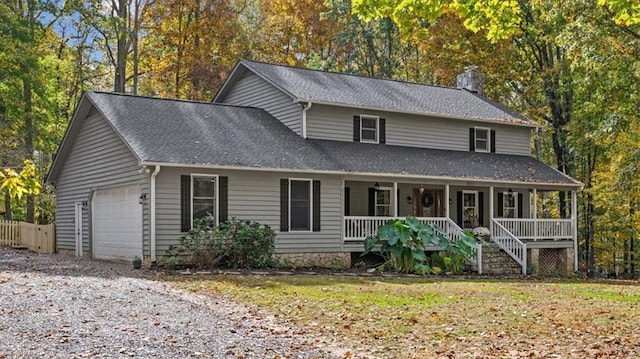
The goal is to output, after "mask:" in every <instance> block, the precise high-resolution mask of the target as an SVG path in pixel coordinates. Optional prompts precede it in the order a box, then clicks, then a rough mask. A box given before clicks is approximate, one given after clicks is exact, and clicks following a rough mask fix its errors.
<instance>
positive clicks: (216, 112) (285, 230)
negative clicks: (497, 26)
mask: <svg viewBox="0 0 640 359" xmlns="http://www.w3.org/2000/svg"><path fill="white" fill-rule="evenodd" d="M472 85H473V84H472ZM473 90H474V88H473V87H472V88H471V90H469V89H465V88H444V87H436V86H427V85H421V84H415V83H406V82H399V81H390V80H382V79H375V78H368V77H362V76H353V75H345V74H339V73H331V72H325V71H315V70H307V69H299V68H293V67H287V66H280V65H273V64H265V63H258V62H252V61H246V60H241V61H239V62H238V64H237V65H236V66H235V68H234V69H233V71H232V72H231V74H230V75H229V77H228V78H227V80H226V82H225V83H224V85H223V86H222V88H221V89H220V91H219V92H218V93H217V95H216V96H215V99H214V101H213V102H212V103H204V102H190V101H179V100H170V99H159V98H149V97H141V96H131V95H122V94H110V93H98V92H89V93H86V94H84V96H83V97H82V100H81V101H80V104H79V105H78V108H77V110H76V112H75V114H74V116H73V119H72V121H71V123H70V125H69V128H68V130H67V133H66V134H65V137H64V140H63V142H62V144H61V145H60V148H59V151H58V155H57V156H56V158H55V160H54V163H53V166H52V168H51V171H50V173H49V176H48V182H49V183H52V184H54V185H55V187H56V192H57V210H56V211H57V213H56V214H57V247H58V250H59V251H74V252H75V253H76V254H77V255H91V256H93V257H95V258H104V259H130V258H132V257H133V256H134V255H138V256H144V257H145V258H147V259H148V260H150V261H156V260H157V258H158V257H159V256H162V255H163V254H164V253H165V251H166V250H167V249H168V247H169V246H170V245H172V244H176V243H177V242H178V239H179V238H180V236H181V235H182V234H184V232H186V231H188V230H189V229H190V228H191V225H192V222H193V219H194V218H197V217H199V216H202V215H205V214H207V213H209V214H212V215H213V216H214V218H216V220H217V221H218V222H223V221H225V220H227V219H230V218H231V217H236V218H241V219H250V220H255V221H258V222H260V223H263V224H267V225H269V226H271V227H272V228H274V229H275V230H276V232H277V240H276V252H277V253H278V255H279V256H280V257H282V258H284V259H287V260H290V261H293V262H298V263H300V264H320V263H324V264H331V265H338V264H339V265H343V266H348V265H349V264H350V263H351V258H352V254H354V253H358V252H361V251H362V250H363V247H362V241H363V240H364V238H365V237H366V236H368V235H370V234H372V233H374V231H375V229H376V228H377V227H378V226H379V225H380V224H382V223H384V222H385V221H387V220H388V219H390V218H394V217H404V216H406V215H414V216H416V217H419V218H421V220H422V221H424V222H427V223H435V224H438V225H439V226H441V227H442V228H443V229H445V230H446V231H447V233H448V234H449V235H450V236H451V238H454V237H455V236H456V235H457V233H459V232H460V230H461V229H462V228H473V227H478V226H483V227H487V228H488V229H489V231H490V233H491V241H492V242H494V243H496V244H497V245H498V246H499V247H500V248H501V249H502V250H504V252H506V253H507V254H509V255H510V256H511V257H512V258H513V260H514V261H515V262H517V263H518V265H520V266H521V267H522V268H523V270H526V267H527V260H529V263H531V262H532V261H533V262H534V264H538V263H539V262H540V261H541V260H542V258H543V257H544V258H546V259H544V261H547V262H549V261H551V262H553V263H555V264H554V265H558V263H560V264H561V265H564V267H565V268H566V267H567V262H568V264H569V266H570V267H572V268H575V266H576V263H577V261H576V260H575V258H576V257H575V256H576V191H577V190H579V189H580V188H581V183H579V182H578V181H576V180H574V179H572V178H570V177H567V176H565V175H563V174H562V173H560V172H558V171H556V170H555V169H553V168H551V167H548V166H546V165H545V164H543V163H542V162H540V161H538V160H536V159H534V158H532V157H531V153H530V148H531V143H530V142H531V133H532V129H535V128H536V127H538V125H537V124H535V123H534V122H532V121H531V120H529V119H527V118H526V117H524V116H522V115H520V114H517V113H515V112H513V111H510V110H508V109H506V108H505V107H503V106H500V105H498V104H496V103H494V102H492V101H490V100H488V99H486V98H484V97H483V96H481V95H480V94H478V93H475V92H474V91H473ZM549 191H552V192H558V191H564V192H567V193H570V194H571V195H570V198H571V208H572V211H571V213H572V214H571V218H555V219H548V218H540V217H541V216H540V214H539V213H537V212H538V211H537V208H538V204H537V201H538V198H539V197H540V195H541V193H543V192H549Z"/></svg>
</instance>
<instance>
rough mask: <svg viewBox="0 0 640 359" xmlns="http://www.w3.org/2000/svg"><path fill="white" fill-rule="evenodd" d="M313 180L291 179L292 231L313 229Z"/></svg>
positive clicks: (290, 211) (290, 206)
mask: <svg viewBox="0 0 640 359" xmlns="http://www.w3.org/2000/svg"><path fill="white" fill-rule="evenodd" d="M311 184H312V181H311V180H308V179H291V180H289V199H290V201H289V213H290V215H289V229H290V230H291V231H310V230H311V209H312V208H313V203H312V196H311V193H312V192H311V191H312V189H311Z"/></svg>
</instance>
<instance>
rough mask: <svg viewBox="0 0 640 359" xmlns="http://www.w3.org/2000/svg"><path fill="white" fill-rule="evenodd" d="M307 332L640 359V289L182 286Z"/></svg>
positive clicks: (361, 349) (382, 349)
mask: <svg viewBox="0 0 640 359" xmlns="http://www.w3.org/2000/svg"><path fill="white" fill-rule="evenodd" d="M171 281H172V282H173V283H175V285H177V286H179V287H182V288H187V289H189V290H192V291H195V292H200V293H209V294H223V295H228V296H231V297H232V298H234V299H236V300H238V301H241V302H243V303H244V304H246V305H247V306H249V307H252V308H254V309H256V310H260V311H263V312H267V313H270V314H273V315H274V316H275V317H276V318H278V320H279V321H281V323H282V324H287V325H289V326H290V327H291V328H292V329H291V330H295V331H297V332H300V331H303V332H305V333H308V334H311V335H321V336H324V337H329V338H339V339H340V340H341V341H342V342H344V343H345V345H348V346H352V347H354V348H357V349H355V351H356V353H358V354H367V355H373V356H379V357H385V358H387V357H396V358H400V357H402V358H424V357H428V356H431V357H445V358H446V357H449V358H484V357H491V358H500V357H502V358H521V357H527V358H555V357H561V358H568V357H575V358H587V357H589V358H592V357H616V358H633V357H640V340H639V338H640V332H639V331H638V328H639V325H640V287H639V286H638V285H637V284H638V283H637V282H635V283H630V282H626V283H623V282H605V283H596V282H568V283H565V282H540V281H484V280H440V279H438V280H431V279H423V278H390V279H387V278H378V277H376V278H373V277H371V278H364V277H347V276H345V277H342V276H303V275H296V276H212V277H188V278H185V277H179V278H173V279H171Z"/></svg>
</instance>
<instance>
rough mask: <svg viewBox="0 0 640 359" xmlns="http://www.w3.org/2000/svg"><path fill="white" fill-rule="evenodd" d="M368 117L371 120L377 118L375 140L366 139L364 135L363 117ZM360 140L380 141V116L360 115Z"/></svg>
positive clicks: (366, 141) (367, 141)
mask: <svg viewBox="0 0 640 359" xmlns="http://www.w3.org/2000/svg"><path fill="white" fill-rule="evenodd" d="M363 118H367V119H371V120H376V139H375V141H371V140H365V139H364V137H363V136H362V119H363ZM360 142H363V143H380V117H378V116H371V115H360Z"/></svg>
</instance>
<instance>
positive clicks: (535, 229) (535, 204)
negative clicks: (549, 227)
mask: <svg viewBox="0 0 640 359" xmlns="http://www.w3.org/2000/svg"><path fill="white" fill-rule="evenodd" d="M531 218H533V238H534V240H536V241H537V240H538V189H537V188H534V189H533V210H532V211H531Z"/></svg>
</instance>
